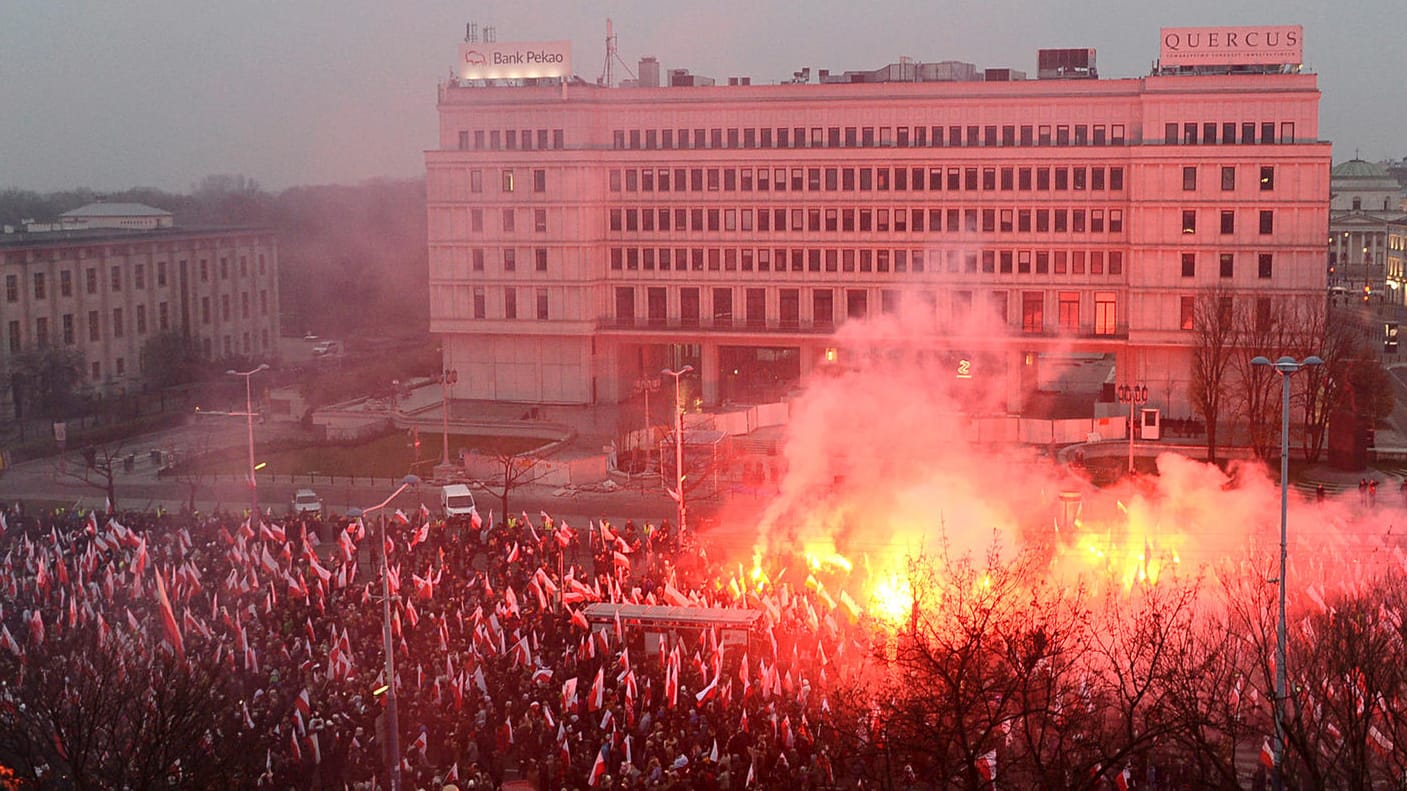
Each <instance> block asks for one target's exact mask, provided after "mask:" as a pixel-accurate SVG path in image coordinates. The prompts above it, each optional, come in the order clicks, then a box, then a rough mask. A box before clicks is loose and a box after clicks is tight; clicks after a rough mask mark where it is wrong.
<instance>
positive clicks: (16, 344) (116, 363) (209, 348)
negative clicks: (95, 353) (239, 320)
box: [9, 319, 269, 381]
mask: <svg viewBox="0 0 1407 791" xmlns="http://www.w3.org/2000/svg"><path fill="white" fill-rule="evenodd" d="M40 321H44V320H43V319H41V320H40ZM65 329H67V325H66V327H65ZM48 332H49V330H48V326H47V323H45V324H43V325H40V326H36V327H35V342H36V343H37V344H38V345H39V346H41V347H42V346H47V345H48V344H49V337H48ZM9 336H10V351H11V352H12V353H18V352H19V351H20V348H21V346H22V344H23V340H22V338H21V334H20V323H19V322H18V321H15V320H11V321H10V324H9ZM251 340H252V339H251V338H250V335H249V333H247V332H246V333H244V335H243V347H244V353H245V354H249V353H250V352H251V351H253V349H252V348H251ZM259 340H260V348H262V349H263V350H264V351H268V349H269V331H268V330H263V331H262V332H261V333H260V339H259ZM66 342H69V343H71V341H66ZM201 347H202V351H203V353H204V355H205V358H206V359H210V356H211V353H212V352H213V351H214V349H213V345H212V342H211V339H210V338H202V339H201ZM224 353H225V356H226V357H228V356H230V355H232V354H234V342H233V338H232V337H231V336H229V335H226V336H224ZM113 369H114V375H116V376H126V375H127V358H125V357H116V358H114V359H113ZM88 371H89V375H90V377H91V378H92V379H93V381H99V380H101V379H102V378H103V367H102V362H101V361H99V360H93V361H91V362H90V363H89V367H88Z"/></svg>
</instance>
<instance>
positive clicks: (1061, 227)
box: [426, 28, 1331, 416]
mask: <svg viewBox="0 0 1407 791" xmlns="http://www.w3.org/2000/svg"><path fill="white" fill-rule="evenodd" d="M1163 33H1164V35H1163V44H1162V52H1161V58H1160V61H1159V65H1158V66H1157V67H1156V68H1155V70H1154V73H1152V74H1150V75H1148V76H1144V77H1137V78H1125V79H1104V78H1102V77H1100V76H1098V72H1097V69H1096V68H1095V63H1094V51H1093V50H1056V51H1042V52H1041V53H1040V58H1039V68H1038V70H1037V79H1024V78H1023V77H1024V75H1023V74H1022V73H1021V72H1017V71H1012V70H1005V69H1003V70H996V69H990V70H986V71H985V72H984V71H979V70H977V69H976V68H975V67H971V68H957V66H959V65H961V64H952V63H942V64H923V63H914V62H911V61H907V60H906V61H904V62H903V63H900V64H894V65H891V66H889V67H885V68H883V69H879V70H877V71H873V72H845V73H843V74H831V73H829V72H820V73H818V75H817V78H816V79H815V80H812V79H811V76H810V73H809V70H805V71H802V72H798V73H797V74H796V79H795V80H793V81H791V82H788V83H785V84H771V85H763V84H753V83H751V82H750V81H749V80H747V79H746V78H733V79H730V80H728V81H727V82H728V84H715V82H714V81H713V80H711V79H705V78H699V77H697V76H694V75H690V74H688V73H687V72H685V71H683V70H679V69H676V70H672V71H669V72H668V79H666V80H663V82H664V83H665V84H664V85H658V84H657V83H658V82H660V80H659V79H658V77H657V75H658V74H659V68H658V64H654V63H650V64H646V65H648V66H649V68H648V69H642V70H641V79H639V80H635V81H632V82H631V84H630V86H629V87H614V86H612V85H610V84H609V83H608V84H605V85H596V84H587V83H585V82H584V81H581V80H579V79H574V78H572V77H571V76H570V71H569V69H570V66H569V64H570V58H569V57H566V55H564V54H563V53H562V51H561V50H562V49H564V48H565V45H564V44H563V43H561V42H548V43H546V44H537V45H513V44H500V43H490V44H487V45H481V44H479V43H477V42H473V41H469V42H466V43H465V44H464V45H461V47H460V55H461V58H460V60H461V70H460V72H459V74H458V76H456V77H455V78H454V79H451V80H449V81H448V82H446V83H444V84H442V85H441V86H440V90H439V118H440V139H439V147H438V148H436V149H434V150H431V151H428V152H427V153H426V168H427V192H428V212H429V218H428V219H429V240H428V241H429V261H430V292H431V293H430V312H431V330H432V331H433V332H435V333H438V334H440V335H441V336H442V338H443V341H444V343H443V349H444V357H445V365H446V367H447V368H453V369H456V370H457V371H458V372H459V378H458V382H457V384H455V385H454V391H453V394H454V396H455V397H457V398H475V399H492V400H501V401H521V402H531V403H552V404H589V403H609V402H616V401H620V400H624V399H626V398H629V397H630V396H631V394H632V388H633V385H635V383H636V382H638V381H639V380H640V379H641V378H642V377H651V376H657V375H658V372H659V371H660V370H661V368H663V367H666V366H672V367H677V366H681V365H685V364H687V365H691V366H692V367H693V370H694V374H692V376H694V377H697V379H696V380H695V381H694V382H692V387H693V388H694V390H693V392H694V395H695V397H696V398H697V399H698V400H699V401H700V402H702V403H703V404H704V405H716V404H721V403H725V402H758V401H762V400H768V399H772V398H775V397H776V396H777V394H778V393H779V392H781V391H783V390H785V389H786V388H788V387H791V386H795V385H796V384H797V383H803V382H804V381H805V380H806V379H807V378H808V377H810V376H811V375H813V374H814V373H815V372H816V371H817V370H818V369H819V368H820V367H821V366H823V365H824V361H826V360H830V359H835V357H836V355H837V354H841V355H843V354H844V350H843V349H842V350H840V351H839V352H837V350H836V346H837V342H836V340H835V335H836V333H837V331H838V329H839V328H840V327H841V326H842V325H844V324H845V323H846V322H849V321H854V320H857V319H862V318H865V317H872V316H878V315H881V314H886V313H894V312H903V313H905V314H906V315H909V316H912V315H913V314H914V313H917V315H918V316H919V321H918V322H917V323H915V322H913V321H909V322H908V323H906V325H905V326H906V327H914V326H917V327H919V328H920V331H919V332H917V333H911V334H909V335H907V336H906V337H905V338H904V342H906V343H914V344H927V345H931V346H932V347H933V348H934V349H946V350H949V351H950V352H953V353H955V354H956V355H957V356H958V357H961V359H954V361H953V365H954V369H953V374H954V375H955V376H957V375H973V376H979V377H990V378H993V380H994V381H997V382H1002V383H1004V384H1001V385H999V386H998V387H997V388H996V389H997V390H998V391H999V392H1006V393H1007V394H1008V396H1007V397H1006V398H1005V408H1006V409H1007V410H1008V411H1009V412H1011V413H1018V412H1019V411H1020V410H1021V408H1022V406H1023V398H1024V397H1025V395H1026V394H1027V393H1029V392H1030V390H1031V389H1032V384H1033V383H1034V382H1038V381H1040V374H1039V372H1038V371H1037V370H1035V369H1037V368H1039V367H1040V366H1041V365H1042V364H1043V361H1047V360H1051V359H1055V358H1057V357H1059V356H1061V355H1070V354H1085V355H1092V354H1100V353H1102V354H1107V355H1111V357H1112V358H1113V359H1114V360H1115V361H1116V367H1117V378H1118V380H1119V381H1124V382H1127V381H1137V382H1142V383H1144V384H1147V385H1148V387H1149V389H1150V393H1151V399H1150V403H1149V406H1150V407H1154V406H1156V407H1161V408H1163V409H1164V410H1165V413H1167V414H1171V415H1173V416H1188V415H1190V414H1192V410H1191V407H1190V406H1189V405H1188V396H1187V390H1188V382H1189V378H1190V374H1189V370H1190V365H1191V363H1190V359H1191V356H1190V355H1191V344H1192V342H1193V335H1194V333H1193V331H1192V327H1193V313H1194V310H1195V309H1196V305H1197V300H1198V298H1199V295H1203V294H1206V293H1208V292H1210V291H1212V290H1214V289H1222V290H1224V291H1225V292H1227V293H1232V294H1234V295H1236V298H1237V299H1242V298H1244V299H1252V300H1269V299H1276V298H1295V297H1299V298H1311V299H1312V298H1319V299H1322V297H1323V294H1324V292H1325V288H1326V267H1325V265H1324V255H1325V253H1324V240H1325V232H1326V228H1327V225H1328V200H1327V198H1328V194H1329V170H1330V161H1331V160H1330V146H1329V144H1328V142H1326V141H1323V140H1321V139H1320V137H1319V123H1318V120H1319V119H1318V109H1319V90H1318V87H1317V83H1316V78H1315V76H1314V75H1312V74H1308V73H1302V72H1301V70H1300V68H1299V65H1298V64H1299V63H1300V60H1301V57H1300V49H1299V30H1298V28H1273V29H1259V28H1252V29H1241V28H1231V29H1219V30H1217V31H1207V30H1205V29H1192V30H1164V31H1163ZM1209 33H1210V34H1212V35H1210V41H1212V42H1217V43H1218V44H1220V45H1221V46H1219V47H1218V46H1217V45H1216V44H1213V45H1210V46H1209V45H1208V41H1209ZM1228 34H1229V41H1230V46H1226V45H1227V41H1228ZM1248 34H1249V35H1248ZM1248 41H1250V42H1254V44H1252V45H1247V42H1248ZM514 47H517V48H518V50H519V51H518V52H517V53H516V54H515V53H514V52H512V51H511V50H512V49H513V48H514ZM567 54H568V55H569V53H567ZM514 63H518V64H524V63H526V64H528V65H527V66H521V67H518V68H519V69H520V70H519V71H514V70H513V68H514V67H513V66H512V65H511V64H514ZM563 63H565V64H566V65H565V67H564V66H563ZM497 64H510V65H508V66H503V67H499V66H498V65H497ZM554 65H555V66H556V67H557V68H558V70H557V71H553V66H554ZM940 67H941V68H940ZM978 315H982V316H985V317H986V320H985V322H978V321H976V320H975V318H974V317H976V316H978ZM958 366H962V371H961V372H959V369H958Z"/></svg>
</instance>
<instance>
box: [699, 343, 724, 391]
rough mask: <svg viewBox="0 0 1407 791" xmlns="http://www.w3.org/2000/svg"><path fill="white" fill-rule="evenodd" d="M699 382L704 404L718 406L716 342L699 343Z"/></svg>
mask: <svg viewBox="0 0 1407 791" xmlns="http://www.w3.org/2000/svg"><path fill="white" fill-rule="evenodd" d="M700 346H701V347H702V351H701V353H700V360H699V367H700V368H702V369H703V370H701V371H699V382H700V384H701V385H702V386H703V393H702V395H703V402H704V406H718V376H719V371H718V344H717V343H716V342H713V341H705V342H704V343H702V344H700Z"/></svg>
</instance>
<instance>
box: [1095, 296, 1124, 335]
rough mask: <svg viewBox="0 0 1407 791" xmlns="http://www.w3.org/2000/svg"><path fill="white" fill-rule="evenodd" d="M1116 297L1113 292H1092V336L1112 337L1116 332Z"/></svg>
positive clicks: (1117, 326) (1117, 325)
mask: <svg viewBox="0 0 1407 791" xmlns="http://www.w3.org/2000/svg"><path fill="white" fill-rule="evenodd" d="M1117 300H1118V295H1117V294H1115V293H1114V292H1113V291H1096V292H1094V334H1095V335H1113V334H1114V333H1116V332H1117V331H1118V328H1119V324H1118V320H1119V319H1118V313H1119V311H1118V301H1117Z"/></svg>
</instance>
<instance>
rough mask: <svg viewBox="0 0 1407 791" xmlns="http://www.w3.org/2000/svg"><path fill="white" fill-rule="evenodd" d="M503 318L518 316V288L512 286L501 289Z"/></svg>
mask: <svg viewBox="0 0 1407 791" xmlns="http://www.w3.org/2000/svg"><path fill="white" fill-rule="evenodd" d="M503 318H505V319H516V318H518V289H516V288H514V287H512V286H509V287H507V288H505V289H503Z"/></svg>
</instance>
